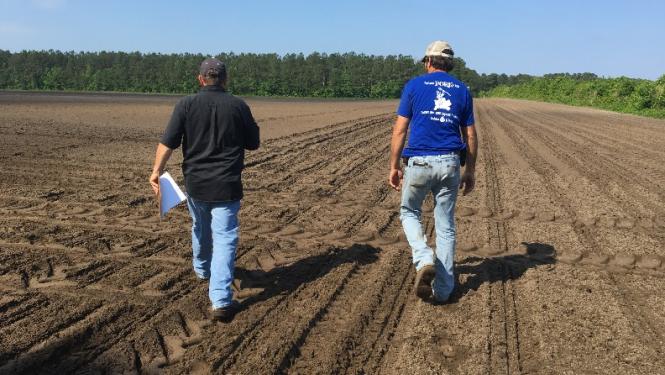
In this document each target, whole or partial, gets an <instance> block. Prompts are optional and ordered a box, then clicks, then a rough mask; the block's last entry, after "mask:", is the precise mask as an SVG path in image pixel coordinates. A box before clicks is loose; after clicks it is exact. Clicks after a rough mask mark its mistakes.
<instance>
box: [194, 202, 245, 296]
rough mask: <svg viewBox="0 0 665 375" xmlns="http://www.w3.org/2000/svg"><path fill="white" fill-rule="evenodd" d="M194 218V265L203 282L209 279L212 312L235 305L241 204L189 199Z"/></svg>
mask: <svg viewBox="0 0 665 375" xmlns="http://www.w3.org/2000/svg"><path fill="white" fill-rule="evenodd" d="M187 206H188V207H189V213H190V214H191V215H192V250H193V256H192V263H193V264H194V272H195V273H196V276H197V277H198V278H200V279H210V285H209V286H208V295H209V297H210V302H212V307H213V308H220V307H225V306H228V305H230V304H231V303H232V302H233V291H232V290H231V283H232V282H233V271H234V266H235V260H236V247H237V246H238V231H239V229H238V211H239V210H240V201H232V202H204V201H198V200H196V199H193V198H190V197H188V198H187Z"/></svg>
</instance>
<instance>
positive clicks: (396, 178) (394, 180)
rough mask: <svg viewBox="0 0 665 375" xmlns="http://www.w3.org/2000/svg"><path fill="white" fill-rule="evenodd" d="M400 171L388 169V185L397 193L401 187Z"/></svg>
mask: <svg viewBox="0 0 665 375" xmlns="http://www.w3.org/2000/svg"><path fill="white" fill-rule="evenodd" d="M402 175H403V173H402V170H401V169H399V168H390V174H388V184H389V185H390V186H391V187H392V188H393V189H395V190H397V191H399V190H400V188H401V187H402Z"/></svg>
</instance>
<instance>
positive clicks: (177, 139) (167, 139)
mask: <svg viewBox="0 0 665 375" xmlns="http://www.w3.org/2000/svg"><path fill="white" fill-rule="evenodd" d="M185 119H186V110H185V99H181V100H180V101H179V102H178V103H177V104H176V105H175V108H174V109H173V114H172V115H171V120H169V124H168V125H167V126H166V131H164V135H162V140H161V143H162V144H163V145H164V146H166V147H168V148H170V149H172V150H173V149H176V148H178V147H180V144H181V143H182V136H183V135H184V133H185Z"/></svg>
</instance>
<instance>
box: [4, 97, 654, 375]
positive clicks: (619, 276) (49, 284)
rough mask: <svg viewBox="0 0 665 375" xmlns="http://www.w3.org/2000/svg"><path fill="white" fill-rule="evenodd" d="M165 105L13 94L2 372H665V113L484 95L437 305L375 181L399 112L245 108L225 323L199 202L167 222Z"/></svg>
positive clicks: (389, 198) (392, 198)
mask: <svg viewBox="0 0 665 375" xmlns="http://www.w3.org/2000/svg"><path fill="white" fill-rule="evenodd" d="M175 101H176V98H174V97H143V96H103V95H102V96H80V95H64V96H63V95H19V94H12V93H9V94H8V93H0V290H1V294H0V373H1V374H5V373H25V374H33V373H71V372H74V373H76V372H85V373H153V372H164V373H199V374H204V373H208V372H218V373H234V374H264V373H265V374H269V373H293V374H313V373H316V374H318V373H354V374H364V373H368V374H370V373H371V374H375V373H376V374H412V373H413V374H426V373H427V374H444V373H452V374H520V373H521V374H533V373H539V374H658V373H660V374H662V373H665V370H663V368H665V357H664V354H665V353H664V352H665V309H664V308H663V306H665V264H664V262H663V260H664V259H665V247H664V246H665V153H664V151H663V150H665V121H663V120H651V119H644V118H640V117H635V116H630V115H620V114H615V113H610V112H604V111H598V110H591V109H581V108H573V107H567V106H561V105H552V104H542V103H535V102H525V101H514V100H496V99H494V100H478V101H477V102H476V122H477V124H478V130H479V136H480V160H479V164H478V171H477V178H478V186H477V190H476V191H474V192H473V194H471V195H470V196H467V197H462V198H460V199H459V201H458V207H457V223H458V247H457V255H456V261H457V263H456V264H457V271H458V274H459V275H458V276H459V285H458V288H457V289H456V291H455V292H454V297H453V301H452V303H450V304H447V305H444V306H433V305H430V304H427V303H424V302H421V301H419V300H416V299H415V297H413V296H412V295H411V294H412V290H411V287H412V283H413V278H414V273H415V272H414V271H413V269H412V266H411V262H410V261H411V260H410V253H409V251H408V248H407V245H406V243H405V242H404V240H403V236H402V235H401V226H400V223H399V217H398V212H397V211H398V202H399V196H398V194H397V193H395V192H393V191H391V190H390V189H389V188H388V187H387V185H386V183H385V179H386V174H387V170H386V168H387V164H388V163H387V158H388V147H389V146H388V145H389V137H390V130H391V124H392V121H393V119H394V117H393V114H392V113H393V111H394V108H395V106H396V102H394V101H386V102H348V101H334V102H321V101H300V102H294V101H285V100H282V101H278V100H249V104H250V106H251V107H252V109H253V112H254V114H255V117H256V118H257V119H258V121H259V123H260V125H261V127H262V134H263V139H264V142H263V146H262V148H261V149H260V150H259V151H256V152H252V153H250V154H249V156H248V160H247V169H246V174H245V186H246V197H245V199H244V201H243V207H242V209H241V215H240V216H241V223H242V224H241V231H242V235H241V243H240V247H239V249H238V258H237V259H238V261H237V270H236V276H237V280H236V282H235V283H234V288H235V291H236V296H237V298H238V299H239V300H240V301H241V302H242V306H243V310H242V311H241V312H240V313H239V314H238V315H237V317H236V319H235V320H234V321H233V322H232V323H230V324H221V323H211V322H209V321H208V320H207V318H206V316H207V309H208V307H209V305H208V304H209V301H208V298H207V291H206V288H207V285H206V284H205V283H202V282H200V281H197V279H196V277H195V276H194V274H193V272H192V271H191V266H190V262H191V250H190V238H189V229H190V228H189V224H190V221H189V217H188V214H187V212H186V209H185V208H184V207H182V206H181V207H179V208H178V209H176V210H175V211H174V212H172V213H170V214H169V217H168V220H167V221H165V222H161V223H160V222H159V220H158V218H157V215H156V207H155V204H154V201H153V199H152V197H151V193H150V190H149V189H150V188H149V185H148V183H147V178H148V175H149V172H150V168H151V163H152V158H153V155H154V148H155V145H156V142H157V141H158V139H159V135H160V134H161V132H162V130H163V127H164V125H165V123H166V121H167V119H168V117H169V115H170V111H171V109H172V105H173V104H174V103H175ZM179 160H180V158H179V157H178V158H176V159H175V160H173V161H172V162H171V163H170V164H169V166H170V167H169V168H168V169H169V170H170V171H171V172H172V173H173V174H174V175H175V176H176V179H177V180H181V173H180V171H179V165H178V162H179ZM425 207H426V208H425V212H426V213H425V218H424V223H425V225H426V228H427V232H428V238H433V237H434V236H433V234H432V230H433V223H432V220H431V210H432V204H431V201H428V202H426V206H425Z"/></svg>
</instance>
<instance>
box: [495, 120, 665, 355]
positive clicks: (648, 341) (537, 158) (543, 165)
mask: <svg viewBox="0 0 665 375" xmlns="http://www.w3.org/2000/svg"><path fill="white" fill-rule="evenodd" d="M495 112H501V109H499V108H496V109H495ZM495 112H493V113H495ZM500 117H501V116H500ZM504 119H505V117H504ZM515 123H517V122H515ZM496 124H497V125H498V126H499V127H501V128H502V130H503V131H504V132H506V133H507V134H509V136H510V137H511V139H513V140H514V142H516V143H517V144H518V145H519V148H520V149H521V150H522V151H523V152H524V153H525V154H526V155H528V157H527V158H526V160H527V161H528V162H529V164H530V166H531V168H532V169H533V170H534V171H535V172H536V173H538V174H539V175H540V176H542V180H543V181H553V180H554V174H555V171H556V169H553V168H552V167H551V165H550V164H549V163H547V161H545V159H543V157H542V156H541V154H540V153H539V152H538V151H536V150H535V149H534V148H533V147H532V146H531V144H530V143H529V142H528V141H527V140H526V139H525V136H524V134H529V135H531V134H533V133H531V132H527V131H526V130H525V129H524V128H522V130H523V131H522V132H520V133H518V132H516V131H515V130H514V128H508V127H506V126H505V125H503V123H502V122H497V123H496ZM516 127H519V126H516ZM544 187H545V188H546V189H547V190H548V192H549V195H550V196H551V197H552V198H554V199H555V200H556V202H557V203H558V204H559V205H560V206H561V207H563V208H564V209H565V211H566V212H567V213H568V214H569V215H570V217H574V216H575V210H574V209H573V208H572V207H571V206H570V203H569V202H568V201H567V200H566V199H565V196H564V195H563V193H562V192H560V191H559V190H558V189H557V188H556V187H555V186H554V185H553V184H552V183H551V182H549V183H546V184H545V186H544ZM572 229H573V231H574V232H575V233H576V234H577V236H578V238H579V240H580V242H581V243H582V244H583V245H584V247H585V248H586V251H588V252H589V253H599V252H601V253H602V248H601V247H600V246H599V245H598V244H597V241H596V239H595V237H594V236H593V235H592V234H591V233H590V232H588V231H584V230H583V229H582V228H581V227H579V226H572ZM606 279H607V280H608V281H609V282H611V283H612V284H613V285H615V286H616V287H617V288H618V289H619V290H621V291H622V292H621V293H622V294H624V296H625V295H627V294H628V292H627V291H626V290H625V289H623V288H621V286H620V285H618V284H617V283H616V282H615V280H614V279H613V278H612V277H611V275H609V274H607V278H606ZM622 297H623V296H622ZM622 307H623V308H624V309H625V311H626V312H625V314H626V316H630V317H633V319H634V320H635V321H637V322H638V324H637V326H636V327H635V328H636V330H638V331H639V333H640V334H639V335H638V336H639V339H641V340H642V343H643V345H644V346H647V347H649V348H651V349H653V350H655V351H656V352H657V353H660V352H661V349H660V347H658V346H654V344H653V343H654V342H660V341H662V333H661V332H659V330H654V329H653V328H654V327H652V326H651V325H650V324H649V323H648V321H649V319H648V318H647V317H646V316H645V312H644V310H643V309H641V308H639V307H637V306H632V305H627V304H622Z"/></svg>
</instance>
